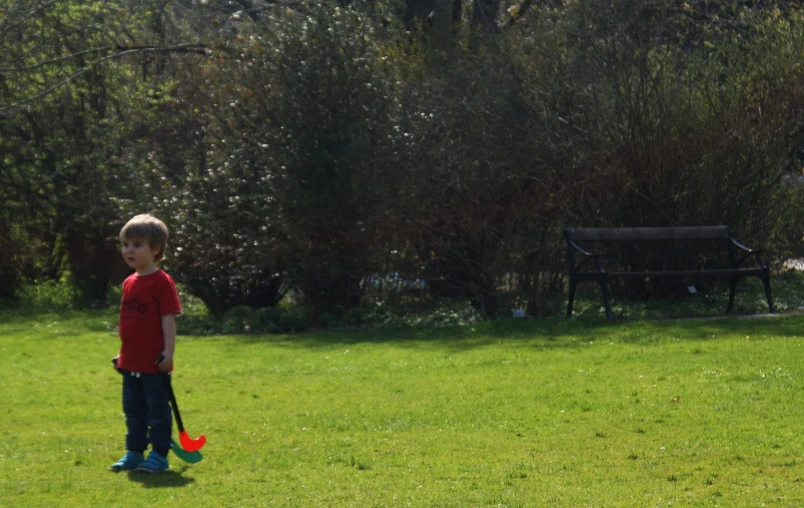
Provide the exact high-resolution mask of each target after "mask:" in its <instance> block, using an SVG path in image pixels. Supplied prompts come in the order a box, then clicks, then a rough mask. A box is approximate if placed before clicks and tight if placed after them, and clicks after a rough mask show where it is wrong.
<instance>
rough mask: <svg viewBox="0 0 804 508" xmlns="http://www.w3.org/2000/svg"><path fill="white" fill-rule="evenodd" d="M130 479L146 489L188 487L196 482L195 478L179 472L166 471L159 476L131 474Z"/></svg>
mask: <svg viewBox="0 0 804 508" xmlns="http://www.w3.org/2000/svg"><path fill="white" fill-rule="evenodd" d="M128 479H129V480H131V481H132V482H135V483H141V484H142V486H143V487H145V488H146V489H171V488H178V487H186V486H188V485H189V484H191V483H194V482H195V480H194V479H193V478H187V477H185V476H182V474H181V472H179V471H165V472H164V473H159V474H152V473H135V472H131V473H129V474H128Z"/></svg>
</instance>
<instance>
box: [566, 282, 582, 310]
mask: <svg viewBox="0 0 804 508" xmlns="http://www.w3.org/2000/svg"><path fill="white" fill-rule="evenodd" d="M579 282H580V281H577V280H571V281H570V283H569V300H568V301H567V317H570V316H572V304H573V303H574V302H575V290H576V289H577V288H578V283H579Z"/></svg>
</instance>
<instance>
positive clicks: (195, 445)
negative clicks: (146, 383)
mask: <svg viewBox="0 0 804 508" xmlns="http://www.w3.org/2000/svg"><path fill="white" fill-rule="evenodd" d="M163 359H164V357H163V356H162V355H159V356H158V357H157V359H156V361H157V363H162V360H163ZM164 380H165V388H167V392H168V395H169V396H170V405H171V407H173V415H174V416H175V417H176V425H177V426H178V427H179V442H180V443H181V448H182V449H183V450H184V451H187V452H191V453H192V452H197V451H198V450H200V449H201V447H203V446H204V443H206V442H207V438H206V437H205V436H204V435H203V434H201V435H200V436H198V438H197V439H192V438H191V437H190V435H189V434H187V431H186V430H184V424H183V423H182V421H181V414H180V413H179V404H178V403H177V402H176V395H175V394H174V393H173V385H172V384H171V382H170V374H165V376H164ZM199 460H200V459H199Z"/></svg>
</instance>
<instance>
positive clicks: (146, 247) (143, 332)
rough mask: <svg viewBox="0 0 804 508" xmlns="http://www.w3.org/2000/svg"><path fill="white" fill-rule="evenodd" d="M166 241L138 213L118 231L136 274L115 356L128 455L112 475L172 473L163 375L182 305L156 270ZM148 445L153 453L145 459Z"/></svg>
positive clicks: (153, 222)
mask: <svg viewBox="0 0 804 508" xmlns="http://www.w3.org/2000/svg"><path fill="white" fill-rule="evenodd" d="M167 239H168V229H167V227H166V226H165V224H164V223H163V222H162V221H160V220H159V219H157V218H155V217H152V216H150V215H137V216H136V217H134V218H133V219H131V220H130V221H128V223H127V224H126V225H125V226H123V229H121V230H120V243H121V244H122V252H123V259H125V261H126V263H127V264H128V266H130V267H131V268H133V269H134V270H135V273H133V274H131V276H130V277H128V278H127V279H126V280H125V281H124V282H123V301H122V303H121V305H120V325H119V328H120V341H121V346H120V353H119V354H118V356H117V358H115V365H116V367H117V369H118V371H119V372H120V373H121V374H123V412H124V413H125V416H126V429H127V433H126V449H127V450H128V451H127V452H126V454H125V455H124V456H123V457H122V458H121V459H120V460H118V461H117V462H115V463H114V464H112V466H111V467H110V468H109V469H111V470H112V471H122V470H127V471H144V472H148V473H160V472H162V471H167V470H168V460H167V454H168V451H169V450H170V444H171V431H172V427H173V419H172V418H171V413H170V403H169V396H168V392H167V389H166V387H165V382H164V381H165V380H164V376H166V375H169V374H167V373H169V372H170V371H172V370H173V351H174V349H175V347H176V316H177V315H178V314H180V313H181V305H180V303H179V294H178V292H177V291H176V285H175V284H174V283H173V279H171V278H170V276H169V275H168V274H167V273H165V272H163V271H162V270H160V269H159V268H157V266H156V263H157V262H158V261H160V260H161V259H162V256H163V255H164V253H165V247H166V246H167ZM160 355H162V357H163V358H162V359H161V362H160V361H159V360H158V357H159V356H160ZM149 442H150V444H151V453H150V454H149V455H148V459H147V460H146V459H145V456H144V453H145V449H146V448H148V443H149Z"/></svg>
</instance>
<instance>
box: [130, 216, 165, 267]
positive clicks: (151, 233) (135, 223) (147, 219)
mask: <svg viewBox="0 0 804 508" xmlns="http://www.w3.org/2000/svg"><path fill="white" fill-rule="evenodd" d="M120 240H121V241H122V240H144V241H147V242H148V245H150V246H151V247H158V248H159V251H157V253H156V255H154V261H160V260H161V259H162V257H163V256H164V255H165V248H166V247H167V240H168V228H167V226H165V223H164V222H162V221H161V220H159V219H157V218H156V217H154V216H153V215H150V214H147V213H144V214H142V215H137V216H135V217H133V218H132V219H131V220H130V221H128V222H127V223H126V225H125V226H123V229H121V230H120Z"/></svg>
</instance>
